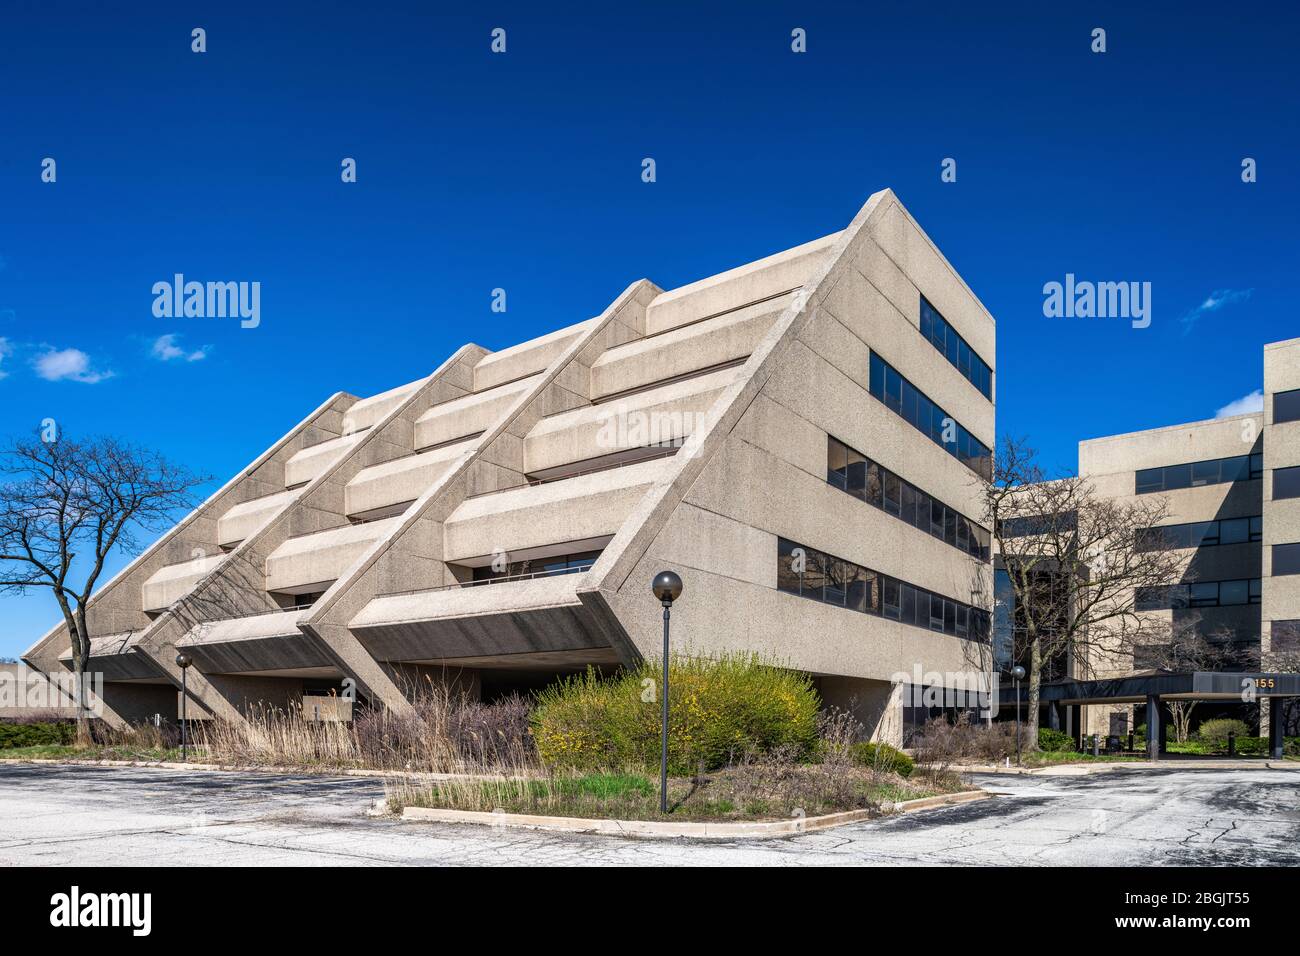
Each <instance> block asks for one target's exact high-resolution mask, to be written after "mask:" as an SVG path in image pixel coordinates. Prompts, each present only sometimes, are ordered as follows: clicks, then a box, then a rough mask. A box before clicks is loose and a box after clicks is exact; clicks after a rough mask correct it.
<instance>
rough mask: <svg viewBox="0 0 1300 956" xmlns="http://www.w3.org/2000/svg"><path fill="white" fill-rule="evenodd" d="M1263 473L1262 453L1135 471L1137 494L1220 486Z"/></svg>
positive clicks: (1257, 476)
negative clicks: (1202, 486)
mask: <svg viewBox="0 0 1300 956" xmlns="http://www.w3.org/2000/svg"><path fill="white" fill-rule="evenodd" d="M1263 476H1264V456H1263V455H1235V456H1233V457H1232V458H1210V459H1208V460H1206V461H1193V462H1189V463H1188V464H1185V465H1165V466H1164V467H1163V468H1143V469H1142V470H1141V471H1139V472H1138V473H1137V481H1136V483H1137V493H1138V494H1139V495H1145V494H1148V493H1150V492H1153V491H1175V490H1177V489H1179V488H1199V487H1200V486H1201V485H1219V484H1223V483H1224V482H1228V481H1245V480H1247V479H1250V478H1262V477H1263Z"/></svg>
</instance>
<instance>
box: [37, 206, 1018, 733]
mask: <svg viewBox="0 0 1300 956" xmlns="http://www.w3.org/2000/svg"><path fill="white" fill-rule="evenodd" d="M995 342H996V335H995V324H994V320H993V317H992V316H991V315H990V314H989V313H988V311H987V310H986V309H985V308H984V307H983V306H982V305H981V304H980V302H979V300H978V299H977V298H976V296H975V295H974V293H973V292H972V291H971V290H970V289H969V288H968V287H967V286H966V284H965V283H964V282H963V281H962V279H961V277H960V276H959V275H958V274H957V273H956V271H955V270H954V269H953V268H952V266H951V265H949V263H948V262H947V260H946V259H944V257H943V255H942V254H941V253H940V252H939V250H938V249H937V248H936V247H935V245H934V243H932V242H931V241H930V240H929V238H928V237H927V236H926V234H925V233H924V232H923V231H922V229H921V228H920V226H919V225H918V224H917V223H916V222H915V221H914V220H913V218H912V217H911V216H910V215H909V214H908V212H907V210H906V209H904V207H903V206H902V204H901V203H900V202H899V201H898V199H897V198H896V197H895V196H894V195H893V193H892V192H889V191H884V192H880V193H877V194H875V195H873V196H872V197H871V198H870V199H869V200H868V202H867V204H866V205H865V206H864V207H863V208H862V210H861V211H860V212H859V213H858V214H857V216H856V217H854V219H853V221H852V222H851V223H850V224H849V225H848V227H847V228H846V229H844V230H843V231H841V232H838V233H835V234H833V235H830V236H826V237H824V238H821V239H817V240H815V241H812V242H809V243H807V244H805V245H801V246H797V247H795V248H793V249H789V250H787V251H785V252H781V253H779V254H776V255H773V256H770V257H768V258H765V259H761V260H759V261H757V262H753V263H750V264H748V265H744V266H741V267H739V268H735V269H732V270H730V271H727V272H723V273H721V274H718V275H714V276H710V277H708V278H705V279H702V280H700V281H698V282H693V283H691V284H689V285H686V286H682V287H680V288H676V289H671V290H666V291H665V290H663V289H661V288H659V287H658V286H656V285H655V284H654V283H653V282H651V281H649V280H645V279H642V280H639V281H636V282H633V283H632V284H631V285H629V286H628V287H627V288H626V289H625V290H624V291H623V292H622V293H621V294H620V295H618V297H617V298H615V299H614V301H613V302H611V303H610V304H609V305H608V307H607V308H605V310H604V311H603V312H601V314H600V315H598V316H596V317H595V318H591V319H587V320H585V321H581V322H578V323H577V324H574V325H570V326H568V327H566V328H562V329H559V330H557V331H555V332H552V333H550V334H548V335H545V336H542V337H541V338H537V339H533V340H531V341H528V342H523V343H521V344H519V345H515V346H513V347H511V348H507V349H503V350H501V351H497V352H490V351H488V350H486V349H484V348H481V347H479V346H477V345H473V344H467V345H465V346H463V347H462V348H460V349H459V350H457V351H456V352H455V353H454V354H453V355H451V356H450V357H448V358H447V359H446V360H445V361H444V362H443V363H442V364H441V365H439V366H438V367H437V368H436V369H435V370H434V371H433V372H432V373H431V374H430V375H428V376H427V377H425V378H422V379H420V380H419V381H415V382H411V383H409V384H406V385H402V386H400V387H397V388H394V389H392V390H390V391H386V392H383V393H381V394H378V395H372V396H369V397H366V398H358V397H357V396H354V395H349V394H346V393H343V392H340V393H337V394H334V395H332V396H330V397H329V398H328V399H326V400H325V402H324V403H322V404H321V405H320V406H319V407H317V408H316V409H315V410H313V411H311V412H310V413H309V414H308V415H307V416H306V417H305V418H304V419H303V420H302V421H301V422H299V423H298V424H297V425H296V426H294V427H293V428H292V429H290V430H289V432H288V433H287V434H285V436H284V437H283V438H281V439H280V440H279V441H277V442H276V443H275V444H274V445H272V446H271V447H270V448H269V449H267V450H266V451H265V452H263V453H262V454H261V455H260V456H258V457H257V458H256V459H255V460H254V461H253V462H252V463H251V464H250V465H249V466H248V467H247V468H245V469H244V470H243V471H242V472H240V474H238V475H236V476H235V477H234V478H233V479H231V480H230V481H229V482H228V483H227V484H226V485H225V486H224V487H222V488H221V489H220V490H219V491H217V492H216V493H215V494H214V495H212V497H211V498H209V499H208V500H207V501H206V502H204V503H203V504H202V505H201V506H200V507H199V508H197V509H196V510H195V511H194V512H193V513H192V514H191V515H189V516H188V517H187V518H185V519H184V520H183V521H182V522H180V524H178V525H177V526H176V527H175V528H174V529H172V530H171V531H170V532H168V533H167V534H165V535H164V536H163V537H162V538H161V539H160V540H159V541H158V542H157V543H156V544H155V545H154V546H153V547H151V548H150V549H149V550H148V551H146V552H145V553H144V554H142V555H141V556H140V557H139V558H138V559H137V560H135V561H134V562H133V563H132V564H131V565H130V566H129V567H127V568H126V569H125V570H124V571H123V572H122V573H120V574H119V575H117V577H116V578H114V579H113V580H112V581H111V582H110V583H109V584H107V585H106V586H105V587H104V588H103V589H102V590H101V591H100V593H99V594H98V595H97V596H96V597H95V599H94V600H93V602H92V603H91V605H90V608H89V624H90V628H91V630H92V634H93V636H94V637H93V641H92V657H91V660H90V668H91V670H93V671H98V672H102V673H103V674H104V677H105V683H104V692H103V695H102V696H103V703H104V706H105V717H106V718H107V719H109V720H110V721H129V720H138V719H142V718H149V717H152V716H153V715H154V714H156V713H162V714H167V715H170V714H174V713H175V709H176V688H177V687H178V686H179V684H180V680H181V671H180V669H179V668H178V667H177V665H176V657H177V654H178V652H184V653H185V654H187V655H188V656H189V657H190V659H191V660H192V661H193V666H192V667H191V668H190V670H189V673H188V686H189V689H190V691H191V694H192V697H193V700H194V702H195V703H194V704H192V705H191V707H192V709H196V710H197V711H198V712H199V713H198V715H199V716H200V717H221V718H226V719H231V720H239V719H242V715H243V713H244V712H245V711H246V709H247V708H248V707H249V706H251V705H256V704H258V703H267V704H272V705H276V706H284V705H294V704H298V703H300V702H302V703H304V706H308V705H309V706H311V707H312V708H313V709H312V711H311V712H313V713H314V712H318V711H319V707H320V705H321V702H322V701H326V700H329V699H331V696H332V695H335V694H340V693H343V694H344V695H345V696H350V695H349V694H347V692H348V691H351V690H355V695H356V698H357V700H358V702H359V703H360V704H361V705H363V706H382V707H388V708H392V709H395V710H398V711H401V710H403V709H404V708H406V707H409V699H410V695H411V694H413V693H417V692H418V688H419V687H420V686H421V685H422V683H423V682H426V681H438V682H446V683H450V684H453V685H454V686H456V687H457V688H459V689H461V690H463V691H464V692H466V693H470V694H476V695H483V696H485V697H491V696H493V695H495V694H497V693H499V692H501V691H503V690H507V689H510V688H520V687H530V686H537V685H539V684H542V683H545V682H547V681H549V680H551V679H553V678H554V676H555V675H556V674H560V673H565V672H572V671H575V670H580V669H583V668H586V667H588V666H596V667H599V668H612V667H616V666H618V665H620V664H627V663H631V662H634V661H636V660H638V659H641V658H643V657H653V656H655V655H657V654H658V653H659V646H660V640H661V633H660V627H661V624H660V609H659V606H658V603H657V602H656V601H655V599H654V598H653V596H652V595H651V593H650V588H649V585H650V581H651V579H652V577H653V576H654V574H655V573H656V572H658V571H660V570H663V569H664V568H673V569H675V570H677V571H678V572H679V573H680V574H681V576H682V578H683V580H684V582H685V591H684V594H683V596H682V598H681V599H680V600H679V602H678V604H677V606H676V607H675V608H674V615H673V619H674V637H675V640H676V642H677V644H678V647H679V648H680V649H681V650H682V651H684V652H687V653H695V654H718V653H722V652H752V653H757V654H760V655H762V656H764V657H766V658H768V659H771V660H775V661H779V662H782V663H783V664H785V665H786V666H789V667H792V668H796V669H799V670H803V671H806V672H809V673H810V674H812V675H815V677H816V679H817V682H818V685H819V688H820V690H821V693H822V694H823V696H824V698H825V699H826V700H828V701H829V702H831V703H835V704H840V705H843V706H846V707H852V708H853V709H854V710H855V711H856V712H857V713H858V714H859V716H860V717H861V718H862V719H863V720H864V721H865V722H866V723H867V725H868V726H869V727H870V728H871V730H872V732H873V733H874V734H876V735H877V736H878V737H882V738H885V739H891V740H899V739H901V737H902V736H903V734H904V731H905V727H904V725H905V723H907V722H911V723H913V724H914V723H916V722H918V721H920V720H923V719H924V718H925V717H926V716H927V715H928V713H929V712H930V710H928V709H927V707H926V705H924V704H919V703H917V701H916V700H912V699H910V698H908V699H905V698H904V694H903V691H904V689H908V688H911V687H912V686H914V685H919V684H926V685H928V686H931V687H932V688H944V687H948V688H949V689H951V686H955V685H956V684H958V683H960V682H961V681H963V680H965V679H966V677H965V675H969V674H971V673H972V672H973V673H975V674H977V675H987V674H988V673H989V672H990V671H991V665H990V663H989V660H988V654H987V649H988V646H989V632H990V609H991V604H992V570H991V568H992V566H991V563H990V555H989V547H990V540H989V539H990V535H989V529H987V528H986V527H983V526H982V525H981V524H980V518H979V511H978V509H979V502H980V494H979V483H980V481H981V480H982V479H983V478H985V477H987V475H988V473H989V468H990V451H989V449H990V448H991V447H992V446H993V444H994V434H995V420H994V399H995V396H996V389H997V379H996V349H995ZM24 656H25V659H26V660H27V661H28V662H29V663H30V664H32V665H33V666H35V667H36V668H38V669H40V670H42V671H44V672H46V673H55V672H57V671H58V669H60V668H67V667H69V666H70V658H71V654H70V652H69V640H68V635H67V633H66V632H65V630H64V629H63V627H62V626H59V627H55V628H54V629H53V630H52V631H50V632H49V633H48V634H47V635H45V636H44V637H43V638H42V639H41V640H39V641H38V642H37V643H36V644H35V645H34V646H32V647H31V648H30V649H29V650H28V651H27V653H26V654H25V655H24ZM965 686H968V685H965ZM963 689H965V687H964V688H963ZM195 705H197V707H196V706H195Z"/></svg>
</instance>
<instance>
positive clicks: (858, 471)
mask: <svg viewBox="0 0 1300 956" xmlns="http://www.w3.org/2000/svg"><path fill="white" fill-rule="evenodd" d="M826 481H827V482H828V483H829V484H832V485H834V486H835V487H836V488H839V489H840V490H842V491H846V492H848V493H849V494H851V495H853V496H854V497H855V498H861V499H862V500H863V501H866V502H867V503H868V504H872V505H875V506H876V507H877V508H882V509H884V510H885V511H887V512H888V513H889V514H891V515H894V516H895V517H898V518H901V519H903V520H904V521H906V522H907V523H908V524H910V525H912V526H913V527H916V528H919V529H920V530H922V531H924V532H926V533H927V534H931V535H934V537H936V538H939V539H940V540H942V541H944V542H946V543H947V544H950V545H952V546H953V547H955V548H957V549H958V550H960V551H962V552H964V553H966V554H970V555H972V556H974V557H976V558H979V559H980V560H981V561H987V560H988V559H989V539H990V535H989V533H988V532H987V531H985V530H984V529H983V528H982V527H980V526H979V525H977V524H975V523H974V522H973V521H970V520H969V519H967V518H966V517H965V516H963V515H962V514H961V513H960V512H958V511H955V510H953V509H952V508H949V507H948V506H947V505H945V504H944V503H943V502H942V501H939V500H937V499H934V498H931V497H930V496H929V495H927V494H926V493H925V492H923V491H922V490H921V489H919V488H917V487H916V486H915V485H913V484H910V483H909V482H906V481H904V480H903V479H902V478H900V477H899V476H898V475H895V474H894V473H893V472H891V471H890V470H889V469H888V468H882V467H881V466H880V465H878V464H876V463H875V462H873V461H868V460H867V458H866V457H865V456H864V455H863V454H862V453H861V452H858V451H856V450H854V449H853V448H851V447H849V446H848V445H846V444H844V443H843V442H842V441H840V440H839V439H837V438H835V437H834V436H831V435H828V436H826Z"/></svg>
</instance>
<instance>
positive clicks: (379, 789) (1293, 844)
mask: <svg viewBox="0 0 1300 956" xmlns="http://www.w3.org/2000/svg"><path fill="white" fill-rule="evenodd" d="M973 780H974V782H975V783H976V784H979V785H982V786H985V787H987V788H989V789H991V790H993V791H994V792H995V793H996V794H997V796H996V797H995V798H994V799H991V800H982V801H977V802H975V803H969V804H964V805H959V806H954V807H948V808H943V809H938V810H931V811H925V812H922V813H915V814H907V815H901V816H897V817H893V818H887V819H881V820H873V821H867V822H862V823H856V824H852V825H849V826H845V827H841V828H838V829H835V830H828V831H823V832H820V833H812V834H806V835H803V836H799V837H794V838H790V839H781V840H736V841H732V842H726V843H717V842H702V841H687V840H673V841H643V840H632V839H626V838H621V837H605V836H588V835H556V834H548V833H540V832H535V831H528V830H519V829H514V828H486V827H477V826H452V825H443V824H428V823H402V822H399V821H395V820H391V819H373V818H370V817H368V816H367V815H366V811H367V810H368V809H369V808H370V807H371V806H372V805H373V804H374V802H375V801H376V800H378V799H379V798H381V797H382V795H383V785H382V783H381V782H380V781H378V780H375V779H373V778H358V777H329V776H312V775H300V776H286V775H273V774H259V773H236V772H223V771H183V770H169V769H157V768H133V767H128V768H120V767H94V766H70V765H50V764H6V765H0V865H5V866H22V865H51V866H69V865H80V866H112V865H155V866H178V865H185V866H203V865H244V866H275V865H280V864H287V865H296V866H304V865H305V866H390V865H391V866H422V865H447V866H476V865H477V866H492V865H520V864H534V865H577V866H583V865H599V866H619V865H633V866H635V865H653V866H674V865H691V864H708V865H742V866H743V865H769V866H786V865H804V866H807V865H815V864H824V865H872V866H888V865H893V864H909V865H911V864H920V865H953V864H971V865H988V866H1002V865H1015V864H1020V865H1043V866H1051V865H1084V866H1089V865H1096V866H1100V865H1108V866H1171V865H1175V866H1182V865H1209V866H1296V865H1300V773H1296V772H1294V771H1287V770H1268V769H1259V770H1254V769H1250V770H1222V769H1196V770H1165V769H1161V770H1118V771H1114V772H1110V773H1102V774H1095V775H1089V776H1075V777H1066V776H1056V777H1040V776H1012V775H997V776H976V777H975V778H973Z"/></svg>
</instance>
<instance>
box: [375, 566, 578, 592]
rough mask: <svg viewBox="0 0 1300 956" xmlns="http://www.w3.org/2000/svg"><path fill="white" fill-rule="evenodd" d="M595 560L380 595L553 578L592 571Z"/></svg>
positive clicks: (454, 589) (453, 589)
mask: <svg viewBox="0 0 1300 956" xmlns="http://www.w3.org/2000/svg"><path fill="white" fill-rule="evenodd" d="M595 563H596V562H595V561H584V562H583V563H581V564H575V565H573V566H572V567H566V568H551V569H550V570H546V571H526V572H524V573H522V574H503V575H500V576H499V577H495V578H479V579H478V580H476V581H457V582H456V583H455V584H441V585H438V586H437V587H432V588H411V589H409V590H406V591H388V592H386V593H384V594H380V595H378V597H401V596H402V595H406V594H427V593H429V592H432V591H458V590H460V589H461V588H476V587H479V586H480V585H483V584H510V583H513V582H515V581H531V580H532V579H534V578H552V577H558V576H559V575H561V574H582V573H583V572H586V571H590V570H591V568H592V566H593V565H594V564H595Z"/></svg>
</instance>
